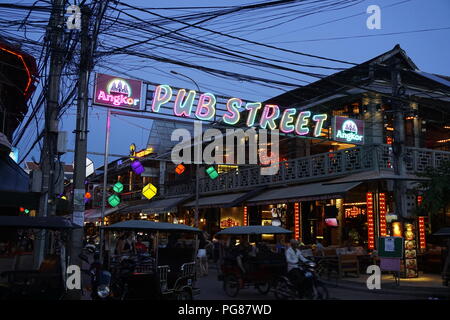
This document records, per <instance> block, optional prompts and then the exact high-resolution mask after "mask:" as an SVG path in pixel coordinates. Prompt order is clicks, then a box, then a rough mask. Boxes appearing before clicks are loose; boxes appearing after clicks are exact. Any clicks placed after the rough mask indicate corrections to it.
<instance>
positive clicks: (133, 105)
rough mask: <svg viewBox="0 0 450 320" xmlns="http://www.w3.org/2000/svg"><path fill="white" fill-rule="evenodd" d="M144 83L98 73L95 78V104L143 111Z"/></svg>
mask: <svg viewBox="0 0 450 320" xmlns="http://www.w3.org/2000/svg"><path fill="white" fill-rule="evenodd" d="M141 94H142V81H140V80H133V79H125V78H121V77H115V76H111V75H107V74H102V73H97V74H96V76H95V89H94V104H98V105H102V106H107V107H114V108H124V109H133V110H139V109H141Z"/></svg>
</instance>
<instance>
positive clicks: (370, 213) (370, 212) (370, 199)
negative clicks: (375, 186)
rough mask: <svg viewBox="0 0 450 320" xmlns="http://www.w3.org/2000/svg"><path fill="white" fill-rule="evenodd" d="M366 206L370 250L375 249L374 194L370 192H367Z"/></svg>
mask: <svg viewBox="0 0 450 320" xmlns="http://www.w3.org/2000/svg"><path fill="white" fill-rule="evenodd" d="M366 206H367V236H368V243H367V247H368V249H369V250H373V249H375V223H374V218H373V194H372V193H371V192H368V193H367V194H366Z"/></svg>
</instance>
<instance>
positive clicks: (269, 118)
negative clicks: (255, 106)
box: [259, 104, 280, 130]
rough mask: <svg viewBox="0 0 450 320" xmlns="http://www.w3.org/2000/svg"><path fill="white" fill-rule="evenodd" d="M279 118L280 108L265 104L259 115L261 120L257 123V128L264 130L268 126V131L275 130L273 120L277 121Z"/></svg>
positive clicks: (275, 125)
mask: <svg viewBox="0 0 450 320" xmlns="http://www.w3.org/2000/svg"><path fill="white" fill-rule="evenodd" d="M270 109H272V110H273V111H272V114H271V115H269V110H270ZM279 116H280V108H278V106H277V105H276V104H266V105H265V107H264V110H263V113H262V115H261V120H260V121H259V126H260V127H261V128H263V129H265V128H266V126H267V124H268V125H269V128H270V130H275V129H276V128H277V124H276V123H275V120H276V119H278V117H279Z"/></svg>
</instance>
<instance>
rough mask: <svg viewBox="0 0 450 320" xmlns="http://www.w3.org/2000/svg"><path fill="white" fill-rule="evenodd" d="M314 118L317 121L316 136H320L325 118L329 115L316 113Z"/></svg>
mask: <svg viewBox="0 0 450 320" xmlns="http://www.w3.org/2000/svg"><path fill="white" fill-rule="evenodd" d="M313 120H314V121H316V122H317V123H316V126H315V128H314V136H315V137H318V136H320V133H321V132H322V128H323V123H324V122H325V120H327V115H326V114H316V115H315V116H313Z"/></svg>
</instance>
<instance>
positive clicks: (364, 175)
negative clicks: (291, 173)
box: [323, 170, 430, 185]
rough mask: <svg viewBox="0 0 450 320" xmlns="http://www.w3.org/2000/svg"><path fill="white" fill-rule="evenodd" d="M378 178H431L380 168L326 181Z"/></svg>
mask: <svg viewBox="0 0 450 320" xmlns="http://www.w3.org/2000/svg"><path fill="white" fill-rule="evenodd" d="M377 180H407V181H426V180H430V179H429V178H425V177H418V176H416V175H414V174H405V175H396V174H395V173H394V172H392V171H387V170H380V171H367V172H360V173H355V174H351V175H349V176H346V177H343V178H339V179H335V180H332V181H328V182H324V183H323V184H325V185H331V184H342V183H349V182H364V181H377Z"/></svg>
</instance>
